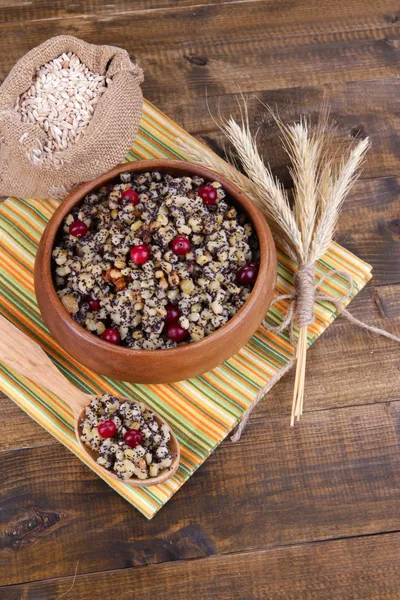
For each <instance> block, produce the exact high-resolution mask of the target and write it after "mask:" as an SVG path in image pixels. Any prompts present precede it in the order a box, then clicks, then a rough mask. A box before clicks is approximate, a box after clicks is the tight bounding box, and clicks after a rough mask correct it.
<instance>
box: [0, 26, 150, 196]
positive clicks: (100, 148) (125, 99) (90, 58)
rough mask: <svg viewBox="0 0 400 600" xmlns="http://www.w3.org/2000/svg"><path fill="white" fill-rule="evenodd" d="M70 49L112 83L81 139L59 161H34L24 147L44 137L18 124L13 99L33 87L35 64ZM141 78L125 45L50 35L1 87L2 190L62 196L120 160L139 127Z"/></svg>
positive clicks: (10, 193)
mask: <svg viewBox="0 0 400 600" xmlns="http://www.w3.org/2000/svg"><path fill="white" fill-rule="evenodd" d="M69 51H71V52H74V53H75V54H76V55H77V56H78V57H79V58H80V60H81V61H82V62H83V63H84V64H85V65H86V66H87V67H89V69H90V70H92V71H94V72H96V73H99V74H107V77H109V78H111V79H112V83H111V84H110V86H109V87H108V88H107V90H106V91H105V92H104V93H103V94H102V95H101V97H100V99H99V101H98V103H97V105H96V107H95V111H94V114H93V117H92V119H91V121H90V123H89V125H88V127H87V129H86V131H85V133H84V135H82V137H81V139H80V140H79V141H78V142H77V143H75V144H72V145H70V146H69V147H68V148H67V149H66V150H63V151H60V152H57V156H58V157H61V158H62V165H60V164H58V165H56V166H54V164H52V163H49V164H46V163H45V164H43V165H40V166H34V165H32V164H31V163H30V162H29V161H28V159H27V151H29V149H32V148H34V147H37V140H38V139H39V140H40V141H41V142H42V143H43V142H44V141H45V140H46V139H47V136H46V133H45V132H44V131H43V130H42V129H41V128H40V127H39V126H38V125H37V124H31V123H22V121H21V119H20V116H19V115H18V113H17V112H16V110H15V109H14V106H15V102H16V99H17V97H18V96H19V95H20V94H22V93H23V92H25V91H26V90H27V89H29V87H30V86H31V84H32V79H33V77H34V75H35V71H36V69H37V68H38V67H40V66H42V65H43V64H45V63H46V62H48V61H50V60H52V59H53V58H56V57H57V56H59V55H61V54H62V53H63V52H69ZM142 81H143V73H142V70H141V69H140V67H138V66H137V65H134V64H133V63H132V62H131V61H130V59H129V55H128V53H127V52H126V50H122V49H121V48H116V47H113V46H96V45H94V44H88V43H86V42H84V41H82V40H79V39H77V38H75V37H72V36H69V35H60V36H57V37H54V38H51V39H50V40H47V41H46V42H44V43H43V44H41V45H40V46H38V47H37V48H34V49H33V50H31V51H30V52H28V53H27V54H25V56H23V57H22V58H21V59H20V60H19V61H18V62H17V64H16V65H15V67H14V68H13V69H12V71H11V72H10V74H9V75H8V77H7V78H6V79H5V81H4V83H3V84H2V85H1V87H0V195H2V196H19V197H28V198H29V197H37V198H44V197H58V198H60V197H64V196H65V195H66V194H67V193H68V191H69V190H70V189H71V188H72V187H73V186H74V185H76V184H78V183H81V182H82V181H88V180H90V179H93V178H95V177H97V176H98V175H100V174H101V173H104V172H105V171H108V170H109V169H111V168H112V167H114V166H115V165H117V164H118V163H120V162H122V161H123V159H124V156H125V155H126V153H127V151H128V150H129V148H130V146H131V144H132V141H133V139H134V137H135V135H136V133H137V130H138V126H139V121H140V117H141V111H142V102H143V96H142V92H141V89H140V84H141V82H142ZM24 133H27V135H25V136H24V139H22V140H21V139H20V138H21V136H22V135H23V134H24ZM58 162H59V161H58Z"/></svg>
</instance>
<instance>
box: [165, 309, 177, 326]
mask: <svg viewBox="0 0 400 600" xmlns="http://www.w3.org/2000/svg"><path fill="white" fill-rule="evenodd" d="M165 310H166V311H167V314H166V317H165V322H166V324H167V325H172V323H176V322H177V321H178V320H179V317H180V313H179V309H178V307H177V306H175V304H167V306H166V307H165Z"/></svg>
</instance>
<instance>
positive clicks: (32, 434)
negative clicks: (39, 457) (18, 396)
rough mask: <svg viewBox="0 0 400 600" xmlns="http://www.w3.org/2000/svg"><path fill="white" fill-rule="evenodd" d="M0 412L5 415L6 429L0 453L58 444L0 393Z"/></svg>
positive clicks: (1, 441)
mask: <svg viewBox="0 0 400 600" xmlns="http://www.w3.org/2000/svg"><path fill="white" fill-rule="evenodd" d="M0 411H1V414H3V415H7V428H6V431H5V435H4V436H2V437H1V440H0V452H1V451H3V450H15V449H19V448H32V447H33V446H47V445H49V444H58V443H59V442H58V441H57V440H56V439H55V438H53V436H51V435H50V434H49V433H47V431H45V430H44V429H43V427H40V425H38V424H37V423H35V422H34V421H33V420H32V419H31V418H30V417H29V416H28V415H27V414H26V413H24V412H23V411H22V410H21V409H20V408H19V406H17V405H16V404H15V403H14V402H13V401H12V400H10V399H9V398H7V397H6V396H4V395H3V394H2V393H1V392H0Z"/></svg>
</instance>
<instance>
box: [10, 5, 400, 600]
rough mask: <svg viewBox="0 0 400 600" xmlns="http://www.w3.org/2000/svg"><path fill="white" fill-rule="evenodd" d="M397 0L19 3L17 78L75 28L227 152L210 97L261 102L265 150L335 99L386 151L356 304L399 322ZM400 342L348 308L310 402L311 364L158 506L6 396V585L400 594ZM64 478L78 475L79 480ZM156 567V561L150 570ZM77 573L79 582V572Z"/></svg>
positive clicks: (369, 315) (344, 116) (357, 236)
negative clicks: (21, 67) (367, 273)
mask: <svg viewBox="0 0 400 600" xmlns="http://www.w3.org/2000/svg"><path fill="white" fill-rule="evenodd" d="M399 9H400V6H399V3H398V0H397V1H396V0H375V1H372V0H333V1H332V0H308V1H307V0H266V1H258V0H254V1H249V2H246V1H242V0H225V1H224V2H222V1H221V2H219V1H218V0H180V1H179V2H178V0H135V1H129V0H113V2H112V3H111V2H107V1H106V0H104V1H98V2H93V1H91V0H80V1H79V0H75V1H73V0H72V1H70V2H63V1H62V0H32V1H30V2H20V1H18V2H16V1H13V0H0V23H1V24H0V48H1V53H0V78H1V79H3V78H4V77H5V75H6V74H7V72H8V71H9V69H10V68H11V67H12V65H13V64H14V63H15V61H16V60H17V59H18V58H19V57H20V56H21V55H22V54H24V53H25V52H26V51H28V50H29V49H30V48H32V47H33V46H35V45H37V44H38V43H40V42H42V41H43V40H45V39H46V38H48V37H50V36H53V35H55V34H57V33H70V34H74V35H77V36H79V37H82V38H84V39H86V40H88V41H91V42H97V43H108V44H114V45H119V46H123V47H125V48H127V49H128V51H129V52H130V53H131V55H132V56H134V57H135V58H136V59H137V60H138V61H139V63H140V64H141V65H142V66H143V68H144V71H145V76H146V79H145V83H144V86H143V89H144V93H145V95H146V97H147V98H148V99H149V100H151V101H152V102H154V103H156V104H157V105H158V106H159V107H160V108H161V109H162V110H164V111H165V112H166V113H168V114H169V115H170V116H171V117H172V118H174V119H175V120H176V121H177V122H178V123H180V124H181V125H182V126H183V127H185V128H186V129H187V130H188V131H190V132H191V133H192V134H194V135H196V136H201V137H202V138H203V139H205V140H206V141H207V142H208V143H209V144H210V145H211V147H212V148H214V149H215V150H216V151H217V152H219V153H223V141H222V137H221V134H220V133H219V131H218V129H217V127H216V125H215V123H214V122H213V120H212V118H211V116H210V114H209V111H208V109H207V105H206V100H205V90H206V89H207V94H208V103H209V106H210V110H211V112H212V113H214V114H216V112H217V110H218V107H219V106H220V108H221V112H222V113H223V114H224V115H228V114H229V113H232V114H234V115H236V116H237V115H238V106H237V102H236V99H235V93H236V92H237V91H238V90H240V91H241V92H243V94H244V96H245V97H246V98H248V99H249V107H250V115H251V123H252V126H253V127H254V128H255V129H256V128H259V129H260V132H259V140H260V144H261V146H262V149H263V152H264V156H265V158H266V160H268V161H270V163H271V165H272V167H273V169H274V171H275V172H276V173H277V174H278V175H280V176H282V177H284V178H286V180H287V173H286V169H285V157H284V155H283V153H282V151H281V149H280V146H279V144H278V143H277V138H278V133H277V130H276V127H275V126H274V125H273V123H272V122H271V119H270V118H269V117H268V116H267V115H266V112H265V110H263V108H262V106H261V104H260V103H259V102H258V101H257V100H256V96H257V97H258V98H259V99H261V100H262V101H264V102H267V103H269V104H271V105H275V104H276V105H277V106H278V107H279V112H280V114H281V117H282V118H283V120H284V121H291V120H294V119H296V118H297V117H298V115H299V114H300V113H304V114H306V115H310V116H311V117H315V115H316V114H318V111H319V110H320V107H321V104H322V101H323V99H327V100H328V102H329V105H330V106H331V114H332V116H333V117H334V118H335V119H336V121H337V127H338V129H337V136H336V137H337V140H338V141H345V142H348V141H349V140H350V139H351V138H353V137H356V136H364V135H368V136H370V138H371V141H372V150H371V152H370V153H369V157H368V162H367V164H366V165H365V168H364V171H363V174H362V179H361V181H360V182H359V183H358V184H357V185H356V187H355V189H354V191H353V192H352V194H351V197H350V199H349V200H348V202H347V203H346V206H345V210H344V213H343V216H342V219H341V222H340V226H339V231H338V236H337V238H338V240H339V242H340V243H342V244H343V245H344V246H345V247H346V248H349V249H350V250H352V251H354V252H355V253H356V254H357V255H358V256H360V257H362V258H363V259H364V260H366V261H368V262H369V263H371V264H372V265H373V267H374V278H373V280H372V282H371V283H370V285H369V286H368V287H367V288H366V289H365V290H364V291H363V292H362V293H361V294H360V295H359V296H358V297H357V299H356V300H355V301H354V302H353V303H352V305H351V312H352V313H353V314H354V315H355V316H357V317H359V318H362V319H364V320H365V321H366V322H368V323H372V324H375V325H377V326H378V327H386V328H388V329H390V330H391V331H393V332H397V335H398V334H399V332H400V200H399V198H400V179H399V178H398V176H399V175H400V122H399V114H400V99H399V98H400V10H399ZM399 383H400V350H399V346H396V344H394V343H391V342H388V341H386V340H384V339H382V338H378V337H373V336H371V335H370V334H368V333H365V332H363V331H361V330H359V329H357V328H355V327H354V326H352V325H349V324H348V323H347V322H345V321H344V320H342V319H339V320H338V321H337V322H336V323H335V324H334V325H333V326H332V327H330V329H329V331H328V332H327V333H326V334H325V335H324V336H323V337H322V339H321V340H319V341H318V342H317V343H316V344H315V346H314V347H313V348H312V350H311V351H310V353H309V358H308V378H307V397H306V414H305V416H304V418H303V420H302V421H301V424H300V425H299V426H297V427H296V428H294V429H290V428H289V427H288V413H289V409H290V402H291V393H292V386H293V375H290V376H287V377H285V379H284V381H282V382H281V383H280V384H279V385H277V386H276V387H275V388H274V389H273V391H272V393H271V394H270V395H269V397H268V398H267V399H266V400H265V401H264V402H262V404H261V405H259V407H258V408H257V411H256V413H255V414H254V417H253V418H252V421H251V426H250V427H249V429H248V430H247V432H246V434H245V436H244V437H243V439H242V441H241V442H240V444H237V445H233V444H231V443H230V442H229V441H227V442H225V443H224V444H223V445H222V446H221V447H220V448H219V449H218V450H217V451H216V452H215V454H214V455H213V456H212V457H211V458H210V459H209V460H208V461H207V463H206V464H205V465H204V466H203V467H202V468H201V469H200V470H199V471H198V472H197V473H196V474H195V476H194V477H192V478H191V479H190V481H189V482H188V483H187V484H186V485H185V486H184V488H183V489H182V490H181V491H180V492H179V493H178V494H177V495H176V496H175V497H174V499H173V500H171V501H170V503H169V504H167V505H166V506H165V507H164V508H163V509H162V510H161V512H160V513H159V514H158V515H157V516H156V518H154V519H153V520H152V521H150V522H148V521H146V519H144V517H142V516H141V515H140V514H139V513H138V512H137V511H135V510H134V509H133V508H132V507H131V506H130V505H129V504H128V503H126V502H124V501H123V500H122V498H120V497H119V496H118V495H117V494H115V493H114V492H113V491H112V490H111V489H110V488H109V487H108V486H107V485H105V484H104V483H103V482H102V481H101V480H100V479H99V478H97V477H96V476H95V475H94V474H93V473H92V472H91V471H89V470H88V469H87V468H86V467H85V466H84V465H83V464H82V463H81V462H79V461H78V460H77V459H75V458H74V457H73V456H72V455H71V453H70V452H69V451H68V450H66V449H64V448H63V447H62V446H61V445H60V444H59V443H57V442H56V441H55V440H54V439H53V438H52V437H50V436H49V435H48V434H47V433H46V432H45V431H43V430H42V429H41V428H40V427H39V426H38V425H36V424H35V423H33V422H32V421H31V420H30V419H29V418H28V417H27V416H25V414H24V413H22V411H21V410H20V409H19V408H17V407H16V406H15V405H14V404H13V403H12V402H11V401H10V400H8V399H6V398H1V407H2V414H3V419H2V427H1V444H0V448H1V454H0V470H1V479H0V480H1V488H0V496H1V504H0V511H1V513H0V514H1V517H2V518H1V521H2V526H1V529H2V532H1V534H0V535H1V537H0V599H1V600H17V599H18V600H19V599H29V600H55V599H56V598H59V597H61V596H62V597H63V598H64V599H66V600H68V599H72V598H73V599H75V600H89V599H90V600H97V599H100V598H112V599H113V600H134V599H135V600H136V599H137V600H139V599H140V600H166V599H170V598H173V599H175V600H178V599H179V600H180V599H185V600H186V599H188V600H236V599H237V600H250V599H251V600H255V599H257V600H265V599H274V600H275V599H278V598H279V599H292V600H298V599H302V598H306V599H318V600H321V599H332V600H339V599H355V598H374V599H377V598H379V599H381V598H382V599H383V598H385V599H390V600H393V599H395V598H400V569H399V566H400V558H399V553H400V533H399V530H400V448H399V435H400V395H399V389H400V386H399ZM60 475H61V479H60ZM144 567H146V568H144ZM74 573H75V574H76V578H74Z"/></svg>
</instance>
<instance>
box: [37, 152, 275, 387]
mask: <svg viewBox="0 0 400 600" xmlns="http://www.w3.org/2000/svg"><path fill="white" fill-rule="evenodd" d="M275 277H276V256H275V248H274V244H273V241H272V236H271V233H270V231H269V228H268V226H267V224H266V222H265V220H264V218H263V217H262V215H261V213H260V212H259V211H258V209H256V208H255V207H254V205H253V204H252V202H251V201H250V200H249V199H248V198H247V197H246V196H245V195H244V194H243V193H241V192H240V191H239V190H237V188H236V187H235V186H233V185H232V184H231V183H230V182H229V181H227V180H226V179H224V178H223V177H220V176H219V175H218V174H216V173H213V172H211V171H209V170H207V169H204V168H202V167H199V166H197V165H191V164H189V163H185V162H178V161H166V160H155V161H142V162H140V163H139V162H137V163H131V164H126V165H121V166H120V167H117V168H115V169H113V170H112V171H111V172H109V173H107V174H105V175H104V176H102V177H100V178H98V179H97V180H95V181H93V182H88V183H86V184H82V185H81V186H79V188H77V190H75V191H74V192H72V193H71V194H70V196H69V197H68V198H67V199H66V200H65V202H63V204H62V205H61V206H60V207H59V208H58V210H57V211H56V213H55V214H54V215H53V217H52V218H51V220H50V222H49V224H48V226H47V228H46V230H45V233H44V235H43V237H42V240H41V243H40V246H39V250H38V254H37V259H36V263H35V289H36V294H37V297H38V302H39V307H40V309H41V312H42V315H43V318H44V320H45V322H46V324H47V325H48V327H49V329H50V331H51V332H52V334H53V336H54V337H55V338H56V339H57V341H59V343H60V344H61V345H62V346H63V347H64V348H65V349H66V350H67V352H69V353H70V354H71V355H72V356H74V358H76V359H77V360H79V361H80V362H82V363H83V364H85V365H86V366H89V367H91V368H93V369H94V370H95V371H97V372H99V373H102V374H104V375H108V376H110V377H114V378H116V379H125V380H127V381H135V382H144V383H163V382H169V381H178V380H181V379H187V378H189V377H193V376H196V375H198V374H199V373H202V372H204V371H207V370H210V369H211V368H213V367H215V366H217V365H218V364H220V363H221V362H223V361H224V360H226V359H227V358H228V357H229V356H231V355H232V354H233V353H235V352H236V351H237V350H238V349H239V348H240V347H241V346H243V345H244V344H245V343H246V342H247V340H248V339H249V338H250V337H251V335H252V334H253V333H254V331H255V330H256V328H257V326H258V325H259V324H260V322H261V320H262V318H263V317H264V315H265V313H266V311H267V310H268V307H269V304H270V302H271V299H272V294H273V289H274V284H275Z"/></svg>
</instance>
